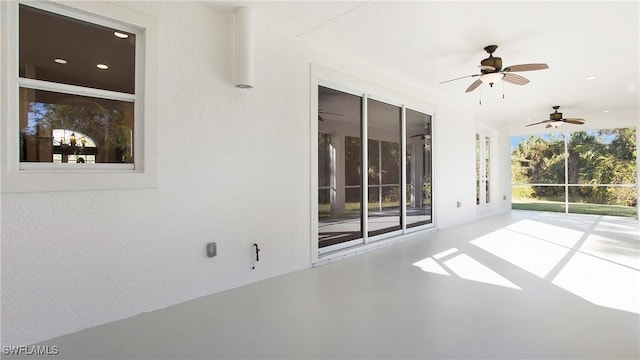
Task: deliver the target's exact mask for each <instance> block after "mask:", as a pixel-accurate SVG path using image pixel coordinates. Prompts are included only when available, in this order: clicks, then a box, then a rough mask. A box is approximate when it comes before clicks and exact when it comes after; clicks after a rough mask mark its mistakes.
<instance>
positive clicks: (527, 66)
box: [503, 64, 549, 72]
mask: <svg viewBox="0 0 640 360" xmlns="http://www.w3.org/2000/svg"><path fill="white" fill-rule="evenodd" d="M548 68H549V65H547V64H520V65H511V66H507V67H506V68H504V70H503V71H507V72H513V71H533V70H544V69H548Z"/></svg>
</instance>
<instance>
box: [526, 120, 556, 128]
mask: <svg viewBox="0 0 640 360" xmlns="http://www.w3.org/2000/svg"><path fill="white" fill-rule="evenodd" d="M550 122H553V120H544V121H540V122H537V123H533V124H528V125H525V126H524V127H527V126H533V125H540V124H545V123H550ZM549 126H551V125H549Z"/></svg>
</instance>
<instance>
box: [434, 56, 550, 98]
mask: <svg viewBox="0 0 640 360" xmlns="http://www.w3.org/2000/svg"><path fill="white" fill-rule="evenodd" d="M497 48H498V45H489V46H486V47H485V48H484V50H485V51H486V52H487V53H489V57H488V58H486V59H483V60H482V61H480V74H473V75H467V76H462V77H459V78H455V79H451V80H447V81H443V82H441V83H440V84H444V83H448V82H450V81H454V80H460V79H464V78H468V77H476V76H480V78H479V79H477V80H476V81H474V82H473V83H471V85H470V86H469V87H468V88H467V90H466V91H465V92H471V91H473V90H475V89H476V88H477V87H478V86H480V85H481V84H482V83H483V82H486V83H489V86H491V87H493V84H494V83H495V82H496V81H498V80H503V81H506V82H508V83H511V84H515V85H525V84H527V83H528V82H529V80H528V79H526V78H525V77H522V76H520V75H517V74H514V72H520V71H532V70H543V69H548V68H549V65H547V64H520V65H511V66H507V67H506V68H504V69H503V68H502V58H499V57H494V56H493V53H494V52H495V51H496V49H497Z"/></svg>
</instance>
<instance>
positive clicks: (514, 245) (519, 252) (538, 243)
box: [471, 227, 569, 278]
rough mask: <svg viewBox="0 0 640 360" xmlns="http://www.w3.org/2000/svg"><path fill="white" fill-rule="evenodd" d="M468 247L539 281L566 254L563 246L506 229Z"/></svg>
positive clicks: (482, 238) (483, 237)
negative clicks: (472, 246)
mask: <svg viewBox="0 0 640 360" xmlns="http://www.w3.org/2000/svg"><path fill="white" fill-rule="evenodd" d="M471 244H473V245H475V246H477V247H479V248H481V249H483V250H485V251H487V252H489V253H491V254H493V255H495V256H497V257H499V258H501V259H503V260H505V261H507V262H509V263H511V264H513V265H516V266H518V267H520V268H522V269H524V270H526V271H528V272H530V273H532V274H535V275H537V276H539V277H541V278H544V277H545V276H546V275H547V274H549V272H550V271H551V270H552V269H553V268H554V267H555V266H556V265H557V264H558V263H559V262H560V260H562V258H563V257H564V256H565V255H566V254H567V253H568V252H569V249H568V248H566V247H563V246H560V245H556V244H554V243H551V242H548V241H544V240H540V239H539V238H536V237H532V236H528V235H525V234H524V233H523V232H520V231H513V230H512V229H511V228H510V227H509V228H505V229H500V230H497V231H494V232H492V233H490V234H487V235H485V236H481V237H479V238H477V239H475V240H472V241H471Z"/></svg>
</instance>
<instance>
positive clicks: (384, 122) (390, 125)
mask: <svg viewBox="0 0 640 360" xmlns="http://www.w3.org/2000/svg"><path fill="white" fill-rule="evenodd" d="M367 105H368V106H367V120H368V121H367V137H368V145H369V146H368V149H367V153H368V164H367V167H368V171H367V174H368V186H367V187H368V189H369V191H368V197H367V198H368V206H367V209H368V214H367V215H368V216H367V230H368V235H369V236H376V235H380V234H384V233H388V232H392V231H396V230H400V229H401V226H402V224H401V223H400V220H401V216H400V194H401V193H400V184H401V181H402V179H401V178H400V174H401V172H400V164H401V163H400V125H401V120H402V109H401V108H400V107H397V106H393V105H389V104H385V103H383V102H380V101H377V100H372V99H367Z"/></svg>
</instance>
